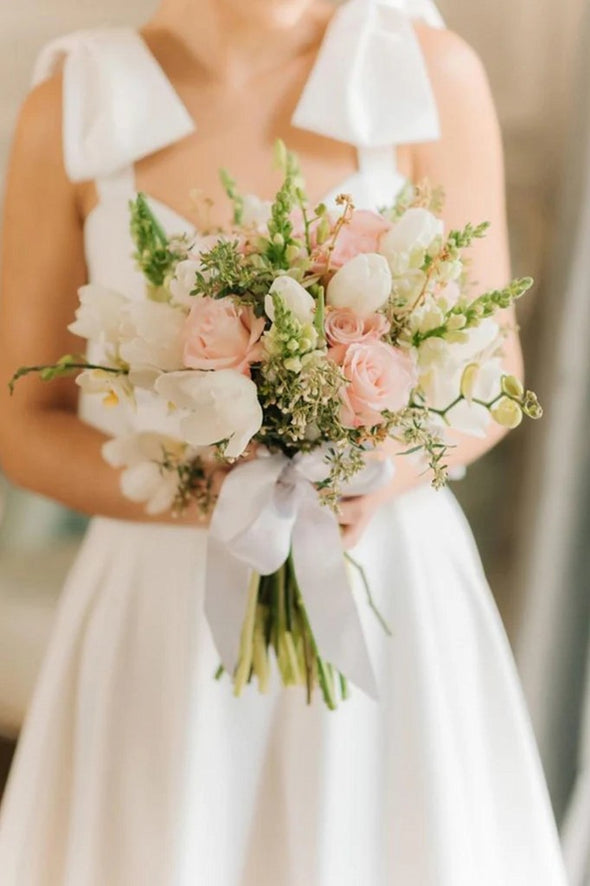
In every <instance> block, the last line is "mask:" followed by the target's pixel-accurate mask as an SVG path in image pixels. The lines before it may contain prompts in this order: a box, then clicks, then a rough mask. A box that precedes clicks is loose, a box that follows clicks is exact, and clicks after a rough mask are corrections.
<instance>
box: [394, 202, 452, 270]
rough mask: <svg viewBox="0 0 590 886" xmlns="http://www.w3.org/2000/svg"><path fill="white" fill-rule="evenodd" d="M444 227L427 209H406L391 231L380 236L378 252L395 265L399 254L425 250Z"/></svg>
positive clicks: (440, 233)
mask: <svg viewBox="0 0 590 886" xmlns="http://www.w3.org/2000/svg"><path fill="white" fill-rule="evenodd" d="M443 231H444V225H443V223H442V221H441V219H440V218H437V217H436V216H435V215H433V214H432V213H431V212H428V210H427V209H418V208H416V209H408V210H407V212H404V214H403V215H402V217H401V218H400V219H399V221H397V222H396V223H395V224H394V226H393V227H392V228H391V230H389V231H387V232H386V233H385V234H383V235H382V236H381V240H380V242H379V252H380V253H381V254H382V255H384V256H385V257H386V258H387V260H388V262H389V263H390V265H394V266H395V264H396V260H397V256H399V255H400V253H412V252H414V251H416V250H420V251H424V250H427V249H428V247H429V246H430V245H431V243H432V241H433V240H434V239H435V238H436V237H440V236H442V233H443Z"/></svg>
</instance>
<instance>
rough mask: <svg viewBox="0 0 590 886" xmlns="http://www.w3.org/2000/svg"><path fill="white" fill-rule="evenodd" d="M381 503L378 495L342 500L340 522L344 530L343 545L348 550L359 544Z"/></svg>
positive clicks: (339, 512) (339, 509) (339, 513)
mask: <svg viewBox="0 0 590 886" xmlns="http://www.w3.org/2000/svg"><path fill="white" fill-rule="evenodd" d="M381 503H382V497H378V495H377V494H372V495H357V496H355V497H354V498H343V499H342V500H341V502H340V505H339V508H338V522H339V524H340V528H341V530H342V543H343V545H344V547H345V548H346V549H347V550H349V549H350V548H353V547H354V546H355V545H356V544H358V543H359V541H360V540H361V538H362V536H363V534H364V532H365V530H366V528H367V526H368V525H369V523H370V522H371V519H372V517H373V514H374V513H375V511H376V510H377V509H378V507H379V505H380V504H381Z"/></svg>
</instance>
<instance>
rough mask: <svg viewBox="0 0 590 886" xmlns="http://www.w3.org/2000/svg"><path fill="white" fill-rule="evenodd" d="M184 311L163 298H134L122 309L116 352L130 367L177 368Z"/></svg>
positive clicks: (181, 360)
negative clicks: (123, 319)
mask: <svg viewBox="0 0 590 886" xmlns="http://www.w3.org/2000/svg"><path fill="white" fill-rule="evenodd" d="M185 319H186V316H185V314H184V312H183V311H182V310H181V309H179V308H175V307H174V306H173V305H170V304H167V303H166V302H154V301H149V300H145V301H138V302H133V303H132V304H130V305H129V306H128V308H127V310H126V311H125V322H124V324H123V330H122V332H123V338H124V341H123V342H122V344H121V346H120V348H119V353H120V354H121V357H122V358H123V360H125V362H126V363H128V364H129V365H130V367H131V368H132V369H133V370H138V369H148V368H156V369H159V370H161V371H173V370H175V369H180V368H181V367H182V366H183V365H184V363H183V356H182V352H183V344H182V328H183V325H184V322H185Z"/></svg>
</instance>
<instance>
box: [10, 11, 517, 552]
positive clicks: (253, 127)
mask: <svg viewBox="0 0 590 886" xmlns="http://www.w3.org/2000/svg"><path fill="white" fill-rule="evenodd" d="M245 9H246V6H245V5H244V4H243V0H165V2H163V3H162V4H161V6H160V8H159V10H158V12H157V13H156V15H155V16H154V18H153V19H151V20H150V22H148V24H147V25H146V26H145V28H144V29H143V31H142V35H143V37H144V39H145V41H146V43H147V44H148V46H149V48H150V49H151V51H152V52H153V54H154V55H155V57H156V58H157V59H158V61H159V62H160V64H161V65H162V67H163V69H164V71H165V72H166V74H167V75H168V77H169V78H170V80H171V82H172V83H173V85H174V87H175V88H176V90H177V91H178V93H179V95H180V97H181V98H182V100H183V101H184V103H185V105H186V106H187V108H188V110H189V112H190V113H191V114H192V116H193V118H194V119H195V120H197V121H198V125H199V129H198V132H197V133H195V134H194V135H192V136H190V137H188V138H186V139H184V140H183V141H182V142H180V143H178V144H176V145H173V146H171V147H169V148H166V149H165V150H163V151H160V152H158V153H156V154H153V155H151V156H150V157H148V158H145V159H144V160H142V161H140V162H139V163H138V164H137V166H136V174H137V187H138V189H141V190H144V191H146V192H148V193H150V194H152V195H153V196H154V197H157V198H158V199H161V200H163V201H164V202H165V203H167V204H168V205H170V206H172V207H174V208H176V209H177V210H178V211H179V212H180V213H181V214H182V215H184V216H186V217H188V218H190V219H192V220H193V221H194V222H195V224H196V225H197V226H200V227H203V226H205V225H206V224H207V222H209V223H211V224H217V223H224V222H225V221H227V215H226V206H227V204H226V203H225V201H224V199H223V195H222V192H221V187H220V185H219V184H218V176H217V171H218V168H219V166H220V165H223V166H225V167H226V168H229V169H231V170H232V173H233V174H234V175H235V177H236V178H237V180H238V181H239V182H240V184H241V187H242V189H243V190H244V191H245V192H254V193H258V194H259V195H261V196H263V197H266V198H270V197H271V196H272V195H273V193H274V191H275V189H276V185H277V180H276V178H274V177H273V174H270V173H269V171H268V170H269V157H270V151H271V146H272V144H273V142H274V140H275V139H276V138H278V137H281V138H283V139H284V140H285V142H286V143H287V144H288V145H289V147H290V148H292V149H293V150H295V151H296V152H297V153H298V154H299V156H300V158H301V161H302V165H303V168H304V170H305V173H306V182H307V187H308V192H309V194H310V197H311V198H312V200H318V201H319V200H320V199H321V197H322V196H323V195H324V194H325V193H327V192H328V191H330V190H331V189H332V188H333V187H335V186H337V185H338V183H339V182H341V181H342V180H344V179H345V178H346V177H347V176H349V175H350V174H351V173H352V172H353V171H354V170H355V169H356V153H355V150H354V148H353V147H351V146H350V145H345V144H342V143H339V142H335V141H332V140H330V139H325V138H321V137H319V136H316V135H314V134H312V133H307V132H303V131H300V130H297V129H293V128H291V126H290V122H289V121H290V117H291V114H292V112H293V110H294V107H295V104H296V101H297V98H298V96H299V94H300V92H301V89H302V88H303V85H304V83H305V81H306V78H307V76H308V74H309V72H310V70H311V68H312V65H313V63H314V60H315V57H316V54H317V49H318V46H319V44H320V42H321V39H322V36H323V33H324V31H325V28H326V25H327V23H328V21H329V19H330V16H331V15H332V14H333V7H332V6H330V5H326V4H323V3H312V2H310V0H253V2H249V3H248V4H247V13H248V15H247V17H245V15H244V12H245ZM416 32H417V35H418V38H419V40H420V43H421V45H422V49H423V52H424V56H425V59H426V63H427V66H428V69H429V72H430V77H431V82H432V85H433V88H434V92H435V97H436V101H437V104H438V108H439V114H440V119H441V125H442V139H441V140H440V141H438V142H433V143H429V144H423V145H413V146H402V147H400V148H398V149H397V162H398V167H399V168H400V170H401V172H402V173H404V174H405V175H407V176H408V177H410V178H412V179H414V180H420V179H421V178H424V177H428V178H429V179H430V180H431V181H432V182H433V183H436V184H441V185H443V186H444V188H445V191H446V195H447V199H446V206H445V211H444V217H445V221H446V224H447V226H449V227H459V226H462V225H463V224H464V223H466V222H467V221H474V222H477V221H480V220H488V221H490V222H492V228H491V232H490V233H489V235H488V237H487V238H486V239H485V240H484V241H481V242H479V243H478V244H477V245H476V246H475V248H474V249H473V250H472V267H473V279H474V280H476V281H478V284H479V289H480V291H483V290H484V289H488V288H495V287H500V286H503V285H504V284H505V283H506V282H507V281H508V279H509V277H510V266H509V253H508V244H507V233H506V220H505V203H504V171H503V159H502V146H501V138H500V133H499V128H498V123H497V119H496V114H495V110H494V106H493V101H492V98H491V95H490V91H489V87H488V83H487V80H486V76H485V73H484V71H483V68H482V66H481V63H480V61H479V59H478V58H477V56H476V55H475V53H474V52H473V50H472V49H470V48H469V46H467V45H466V44H465V43H464V42H463V41H462V40H461V39H460V38H459V37H457V36H456V35H455V34H453V33H451V32H449V31H438V30H434V29H431V28H428V27H426V26H425V25H417V26H416ZM61 105H62V83H61V76H59V75H58V76H55V77H54V78H52V79H51V80H49V81H47V82H45V83H43V84H42V85H41V86H39V87H37V88H36V89H34V90H33V91H32V93H31V94H30V95H29V97H28V98H27V100H26V101H25V103H24V105H23V108H22V111H21V114H20V118H19V121H18V125H17V129H16V134H15V138H14V144H13V149H12V156H11V161H10V168H9V175H8V180H7V191H6V202H5V210H4V238H3V240H4V242H3V255H2V271H1V277H0V289H1V297H0V306H1V315H0V379H6V380H8V378H9V377H10V376H11V375H12V373H13V371H14V369H15V367H17V366H21V365H25V364H36V363H45V362H47V363H50V362H53V361H54V360H55V359H57V358H58V357H59V356H60V355H61V354H63V353H73V352H79V351H80V350H82V349H83V343H81V342H80V340H79V339H76V338H75V337H74V336H72V335H71V334H70V333H68V332H67V330H66V327H67V324H68V323H69V322H71V320H72V318H73V315H74V311H75V309H76V306H77V290H78V287H79V286H80V285H82V284H83V283H84V282H86V267H85V262H84V255H83V222H84V218H85V217H86V216H87V215H88V213H89V212H90V211H91V210H92V208H93V207H94V206H95V205H96V202H97V196H96V191H95V188H94V185H93V184H92V183H90V182H87V183H83V184H78V185H74V184H72V183H71V182H69V181H68V179H67V177H66V174H65V171H64V168H63V161H62V156H63V153H62V151H63V148H62V140H61V124H62V120H61V117H62V108H61ZM191 185H194V187H196V188H198V189H200V190H201V191H202V193H203V194H204V195H206V196H207V197H210V198H212V200H213V201H215V202H214V206H213V208H212V209H211V210H210V211H209V215H208V216H206V214H205V212H206V209H205V206H206V205H205V203H204V201H201V202H200V203H199V202H198V201H197V202H196V203H195V201H194V200H193V201H191V200H190V199H189V197H188V196H187V194H188V191H189V189H190V186H191ZM506 320H507V321H508V322H509V323H510V324H511V326H512V331H511V333H510V335H509V337H508V339H507V342H506V347H505V352H506V356H505V366H506V370H507V371H508V372H511V373H513V374H515V375H517V376H520V377H522V358H521V351H520V346H519V342H518V336H517V333H516V324H515V321H514V317H513V315H512V313H511V312H507V317H506ZM77 391H78V389H77V387H76V385H75V384H74V383H73V381H71V380H60V381H55V382H52V383H51V384H44V383H42V382H40V381H39V380H38V379H36V378H32V377H30V378H27V379H24V380H23V381H22V382H20V383H19V387H18V390H17V394H16V395H15V396H14V397H13V398H10V397H9V396H8V392H7V389H6V386H5V385H4V384H1V385H0V462H1V463H2V467H3V470H4V472H5V473H6V474H7V475H8V477H9V478H10V479H11V480H12V481H13V482H14V483H16V484H17V485H20V486H22V487H25V488H28V489H31V490H34V491H36V492H38V493H41V494H42V495H45V496H48V497H50V498H53V499H56V500H58V501H60V502H62V503H63V504H65V505H67V506H69V507H71V508H74V509H76V510H78V511H81V512H83V513H87V514H93V515H101V516H107V517H114V518H119V519H126V520H127V519H128V520H142V521H149V520H150V519H151V520H153V518H149V517H147V516H146V515H145V513H144V512H143V506H141V505H136V504H134V503H132V502H129V501H127V500H126V499H125V498H123V496H122V494H121V492H120V490H119V478H118V474H117V472H116V471H114V470H113V469H112V468H110V467H109V466H108V465H106V464H105V463H104V462H103V460H102V457H101V454H100V448H101V445H102V443H103V442H104V440H105V439H106V438H105V437H104V435H103V434H101V433H100V432H99V431H97V430H95V429H93V428H91V427H89V426H87V425H85V424H83V423H82V422H81V421H79V419H78V418H77V416H76V409H77ZM503 434H504V431H503V429H502V428H500V427H497V426H493V427H492V428H491V429H490V432H489V435H488V436H487V437H486V438H485V439H473V438H468V437H461V438H460V439H459V440H458V445H457V446H456V448H455V449H454V450H453V451H452V455H451V457H450V459H449V464H450V465H466V464H469V463H470V462H472V461H473V460H475V459H477V458H479V457H480V456H481V455H483V454H484V452H486V451H487V450H489V449H490V448H491V447H492V446H494V445H495V444H496V443H497V442H498V441H499V440H500V438H501V437H502V436H503ZM390 451H391V452H392V453H393V452H394V448H393V444H392V447H391V450H390ZM396 468H397V470H396V476H395V478H394V480H393V482H392V483H391V485H390V486H389V487H387V488H386V489H384V490H382V491H380V492H379V493H377V494H375V495H371V496H363V497H360V498H355V499H347V500H345V501H343V502H342V506H341V517H340V519H341V524H342V526H343V536H344V542H345V544H346V546H347V547H351V546H353V545H354V544H355V543H356V542H357V541H358V539H359V538H360V536H361V535H362V533H363V531H364V530H365V528H366V526H367V524H368V523H369V521H370V519H371V517H372V516H373V514H374V512H375V510H376V509H377V508H378V507H379V506H380V505H381V504H382V503H383V502H384V501H386V500H388V499H390V498H391V497H393V496H398V495H400V494H402V493H403V492H405V491H407V490H409V489H411V488H413V487H415V486H416V485H418V484H423V483H425V482H428V480H427V478H426V477H424V476H418V475H417V474H416V470H415V468H414V467H413V466H412V464H411V463H410V462H409V461H408V460H407V459H401V458H398V459H396ZM222 479H223V472H222V471H217V473H216V477H215V480H216V483H217V485H219V484H220V483H221V482H222ZM167 519H170V520H172V519H174V520H175V522H181V523H186V524H196V523H199V524H201V525H202V524H204V522H206V521H204V520H203V518H200V517H198V516H197V515H196V514H195V513H193V512H187V513H186V514H185V516H183V517H182V518H180V520H179V519H178V518H172V517H170V518H166V517H162V516H159V517H158V518H157V520H158V522H162V521H163V520H167Z"/></svg>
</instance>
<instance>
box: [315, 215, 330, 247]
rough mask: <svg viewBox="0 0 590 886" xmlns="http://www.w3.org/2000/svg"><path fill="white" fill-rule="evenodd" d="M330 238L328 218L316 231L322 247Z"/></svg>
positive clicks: (324, 219)
mask: <svg viewBox="0 0 590 886" xmlns="http://www.w3.org/2000/svg"><path fill="white" fill-rule="evenodd" d="M329 236H330V222H329V220H328V219H327V218H325V217H324V218H323V219H322V220H321V222H320V223H319V225H318V226H317V229H316V240H317V242H318V244H319V245H320V246H321V244H322V243H325V242H326V240H327V239H328V237H329Z"/></svg>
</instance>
